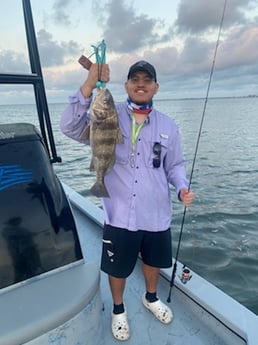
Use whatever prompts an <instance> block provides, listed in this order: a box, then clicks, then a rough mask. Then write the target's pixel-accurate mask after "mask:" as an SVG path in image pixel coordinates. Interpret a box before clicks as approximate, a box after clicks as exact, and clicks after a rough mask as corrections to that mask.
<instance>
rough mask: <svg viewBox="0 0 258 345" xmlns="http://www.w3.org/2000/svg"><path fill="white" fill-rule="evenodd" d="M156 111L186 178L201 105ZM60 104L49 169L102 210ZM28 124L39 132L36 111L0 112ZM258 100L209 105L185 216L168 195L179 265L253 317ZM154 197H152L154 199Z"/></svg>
mask: <svg viewBox="0 0 258 345" xmlns="http://www.w3.org/2000/svg"><path fill="white" fill-rule="evenodd" d="M155 106H156V107H157V108H158V109H159V110H161V111H163V112H165V113H167V114H168V115H169V116H171V117H173V118H174V119H175V121H176V122H177V124H178V125H179V128H180V131H181V136H182V143H183V147H184V152H185V157H186V165H187V174H188V176H189V175H190V172H191V169H192V164H193V158H194V153H195V149H196V142H197V138H198V133H199V128H200V123H201V117H202V112H203V107H204V100H202V99H194V100H162V101H161V100H156V101H155ZM64 108H65V104H50V105H49V110H50V114H51V119H52V126H53V131H54V135H55V142H56V146H57V153H58V155H60V156H61V157H62V163H56V164H54V167H55V171H56V173H57V175H58V176H59V177H60V179H61V180H62V181H64V182H65V183H67V184H68V185H70V186H72V187H73V188H74V189H75V190H77V191H78V192H80V193H81V194H82V195H84V196H85V197H87V198H90V199H91V200H92V201H93V202H94V203H96V204H97V205H98V206H100V205H101V204H100V200H99V199H97V198H95V197H93V196H91V195H90V193H89V188H90V187H91V185H92V184H93V181H94V180H95V175H94V174H93V173H91V172H90V171H89V164H90V158H91V152H90V147H87V146H84V145H82V144H79V143H77V142H75V141H73V140H71V139H69V138H66V137H65V136H64V135H63V134H62V133H61V132H60V130H59V120H60V114H61V112H62V111H63V109H64ZM9 122H30V123H33V124H35V125H36V126H38V120H37V117H36V108H35V105H8V106H7V105H6V106H4V105H2V106H0V123H9ZM257 128H258V98H221V99H210V100H209V101H208V104H207V108H206V113H205V116H204V122H203V127H202V132H201V137H200V142H199V147H198V151H197V157H196V162H195V166H194V170H193V178H192V186H191V188H192V190H193V191H194V192H195V195H196V198H195V201H194V203H193V204H192V205H191V206H190V207H189V208H188V209H187V212H186V217H185V222H184V224H183V227H182V217H183V211H184V208H183V206H182V204H181V203H179V202H178V201H177V198H176V195H175V193H173V202H174V218H173V222H172V238H173V251H174V254H175V253H176V249H177V245H178V238H179V232H180V229H181V227H182V229H183V235H182V242H181V244H180V252H179V260H180V261H181V262H182V263H184V264H185V265H186V266H188V267H189V268H190V269H192V270H193V271H194V272H197V273H198V274H200V275H201V276H202V277H204V278H205V279H207V280H208V281H210V282H211V283H213V284H214V285H216V286H217V287H219V288H220V289H222V290H223V291H224V292H226V293H227V294H229V295H230V296H232V297H233V298H235V299H236V300H238V301H239V302H240V303H242V304H243V305H245V306H246V307H247V308H249V309H250V310H252V311H253V312H255V313H256V314H258V139H257ZM157 192H158V191H157Z"/></svg>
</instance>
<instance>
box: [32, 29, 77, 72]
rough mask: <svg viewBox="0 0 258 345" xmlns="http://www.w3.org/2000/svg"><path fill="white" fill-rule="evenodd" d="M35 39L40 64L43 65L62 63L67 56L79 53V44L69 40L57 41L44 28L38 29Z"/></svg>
mask: <svg viewBox="0 0 258 345" xmlns="http://www.w3.org/2000/svg"><path fill="white" fill-rule="evenodd" d="M37 41H38V48H39V53H40V57H41V61H42V65H43V66H45V67H50V66H58V65H62V64H64V62H65V59H66V58H67V56H72V55H76V54H77V55H79V54H80V46H79V44H78V43H77V42H75V41H73V40H70V41H68V42H61V43H59V42H57V41H55V40H54V39H53V36H52V34H51V33H49V32H47V31H46V30H44V29H41V30H39V32H38V34H37Z"/></svg>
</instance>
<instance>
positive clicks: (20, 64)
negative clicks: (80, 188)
mask: <svg viewBox="0 0 258 345" xmlns="http://www.w3.org/2000/svg"><path fill="white" fill-rule="evenodd" d="M224 2H225V0H212V1H209V0H160V1H149V0H129V1H128V0H98V1H97V0H44V1H40V0H31V6H32V12H33V18H34V25H35V31H36V35H37V42H38V49H39V54H40V60H41V66H42V70H43V76H44V83H45V87H46V93H47V99H48V101H49V102H50V103H65V102H67V99H68V96H69V95H72V94H74V93H75V92H76V90H77V89H78V88H79V87H80V85H81V84H82V83H83V81H84V80H85V78H86V77H87V71H86V70H85V69H83V68H82V66H81V65H80V64H79V63H78V59H79V57H80V56H81V55H82V54H83V55H85V56H87V57H88V56H90V55H91V54H92V53H93V47H92V46H93V45H98V44H99V43H100V42H101V41H102V39H104V40H105V43H106V60H107V63H109V65H110V70H111V75H110V82H109V84H108V88H109V89H110V90H111V92H112V94H113V96H114V98H115V99H116V100H118V101H119V100H123V99H124V98H125V97H126V94H125V91H124V82H125V80H126V76H127V72H128V69H129V67H130V65H131V64H133V63H134V62H136V61H137V60H142V59H144V60H147V61H148V62H150V63H152V64H153V65H154V66H155V68H156V71H157V76H158V82H159V84H160V89H159V92H158V94H157V95H156V96H155V97H156V98H157V99H174V98H175V99H176V98H192V97H201V98H203V97H205V96H206V93H207V87H208V81H209V77H210V72H211V68H212V62H213V60H214V52H215V47H216V43H217V38H218V32H219V27H220V22H221V19H222V13H223V7H224ZM0 30H1V38H0V73H29V72H30V68H29V60H28V54H27V46H26V39H25V29H24V24H23V16H22V1H21V0H8V1H4V2H3V3H1V13H0ZM90 59H91V60H92V61H93V62H94V61H95V57H94V55H93V56H92V57H91V58H90ZM257 75H258V0H227V1H226V11H225V16H224V21H223V26H222V31H221V37H220V41H219V46H218V51H217V55H216V59H215V65H214V73H213V76H212V81H211V87H210V93H209V96H210V97H238V96H248V95H258V78H257ZM32 95H33V92H32V87H31V86H27V87H25V88H24V87H23V86H20V85H18V86H16V85H7V86H6V85H2V84H0V104H12V103H14V104H19V103H30V102H31V99H32Z"/></svg>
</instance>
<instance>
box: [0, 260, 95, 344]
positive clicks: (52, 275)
mask: <svg viewBox="0 0 258 345" xmlns="http://www.w3.org/2000/svg"><path fill="white" fill-rule="evenodd" d="M69 266H70V267H67V268H65V269H64V268H61V269H59V270H55V271H52V272H49V273H47V274H45V276H44V275H43V276H38V277H34V278H31V279H28V280H27V281H25V282H21V283H18V284H16V285H15V286H13V287H11V288H10V287H9V288H5V289H2V291H1V290H0V311H1V312H0V344H4V345H17V344H24V343H26V342H28V341H30V340H31V339H34V338H37V337H39V336H40V335H42V334H44V333H45V332H47V331H50V330H52V329H54V328H56V327H58V326H59V325H61V324H63V323H65V322H66V321H68V320H70V319H71V318H73V317H74V316H75V315H76V314H78V313H79V312H81V311H82V310H83V309H84V308H85V307H86V306H87V305H88V304H89V303H90V302H91V300H92V299H93V297H94V296H95V295H96V293H97V292H98V289H99V279H100V273H99V268H98V266H97V265H96V264H93V263H84V262H83V260H82V261H81V262H79V263H76V264H71V265H69Z"/></svg>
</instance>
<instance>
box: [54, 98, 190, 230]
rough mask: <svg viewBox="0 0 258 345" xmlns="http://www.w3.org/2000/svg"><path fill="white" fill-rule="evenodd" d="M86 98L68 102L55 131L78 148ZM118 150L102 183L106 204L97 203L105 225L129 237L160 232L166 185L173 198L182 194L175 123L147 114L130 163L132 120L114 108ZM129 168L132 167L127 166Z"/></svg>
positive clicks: (122, 107) (167, 214)
mask: <svg viewBox="0 0 258 345" xmlns="http://www.w3.org/2000/svg"><path fill="white" fill-rule="evenodd" d="M91 101H92V97H90V98H84V97H83V95H82V94H81V92H80V91H78V92H77V93H76V94H75V95H74V96H73V97H70V98H69V104H68V106H67V107H66V109H65V110H64V112H63V114H62V117H61V122H60V127H61V130H62V132H63V133H64V134H65V135H67V136H68V137H70V138H73V139H75V140H77V141H79V142H82V143H85V144H89V143H88V142H87V141H83V140H81V134H82V133H83V131H84V129H85V127H86V126H87V125H88V124H89V120H90V115H89V113H88V110H89V107H90V104H91ZM117 111H118V114H119V125H120V128H121V131H122V133H123V137H124V143H123V144H117V146H116V161H115V165H114V167H113V169H112V170H111V171H110V172H109V173H108V174H107V175H106V176H105V178H104V181H105V185H106V188H107V190H108V193H109V195H110V198H103V199H102V203H103V209H104V216H105V222H106V223H107V224H110V225H113V226H116V227H120V228H125V229H128V230H131V231H137V230H147V231H154V232H155V231H164V230H166V229H168V228H169V227H170V224H171V220H172V203H171V195H170V188H169V184H171V185H173V186H174V187H175V190H176V193H177V194H178V193H179V192H180V190H181V189H182V188H188V181H187V179H186V175H185V167H184V163H185V161H184V156H183V152H182V148H181V143H180V135H179V130H178V127H177V125H176V124H175V122H174V121H173V120H172V119H171V118H169V117H168V116H166V115H165V114H163V113H161V112H159V111H157V110H156V109H153V110H152V111H151V112H150V114H149V116H148V118H147V120H146V121H145V123H144V125H143V127H142V128H141V130H140V133H139V135H138V137H137V142H136V145H135V151H134V159H133V161H132V153H133V145H132V135H131V133H132V115H131V111H130V110H129V109H128V107H127V103H126V102H125V103H120V104H117ZM155 142H159V143H160V144H161V166H160V167H159V168H154V167H153V158H154V153H153V145H154V143H155ZM132 163H133V164H132Z"/></svg>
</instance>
